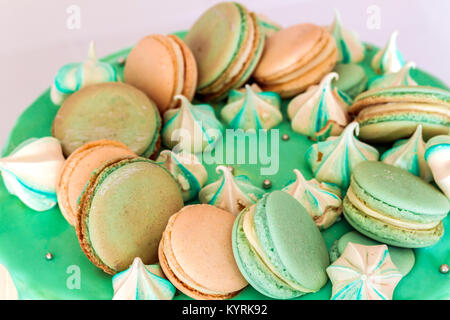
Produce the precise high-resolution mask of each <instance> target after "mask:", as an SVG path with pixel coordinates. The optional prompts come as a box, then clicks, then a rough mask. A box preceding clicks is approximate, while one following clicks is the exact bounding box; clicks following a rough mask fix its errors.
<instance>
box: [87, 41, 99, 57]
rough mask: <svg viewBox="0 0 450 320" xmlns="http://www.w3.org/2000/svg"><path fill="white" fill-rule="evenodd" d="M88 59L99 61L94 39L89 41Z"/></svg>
mask: <svg viewBox="0 0 450 320" xmlns="http://www.w3.org/2000/svg"><path fill="white" fill-rule="evenodd" d="M88 60H90V61H92V62H97V54H96V51H95V42H94V40H92V41H91V42H89V51H88Z"/></svg>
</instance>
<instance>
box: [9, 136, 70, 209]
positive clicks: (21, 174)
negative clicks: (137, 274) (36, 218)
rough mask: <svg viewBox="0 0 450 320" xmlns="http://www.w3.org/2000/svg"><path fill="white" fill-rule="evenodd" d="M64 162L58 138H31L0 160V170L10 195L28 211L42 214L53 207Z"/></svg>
mask: <svg viewBox="0 0 450 320" xmlns="http://www.w3.org/2000/svg"><path fill="white" fill-rule="evenodd" d="M63 163H64V156H63V153H62V148H61V144H60V142H59V141H58V140H57V139H55V138H53V137H45V138H40V139H36V138H32V139H29V140H26V141H25V142H23V143H22V144H20V145H19V146H18V147H17V148H16V149H15V150H14V151H13V152H12V153H11V154H10V155H9V156H7V157H5V158H1V159H0V171H1V172H2V176H3V180H4V183H5V186H6V188H7V189H8V191H9V193H11V194H13V195H16V196H17V197H19V199H20V200H21V201H22V202H23V203H24V204H25V205H27V206H28V207H30V208H31V209H33V210H36V211H45V210H48V209H51V208H52V207H54V206H55V205H56V202H57V200H56V184H57V180H58V177H59V173H60V170H61V167H62V165H63Z"/></svg>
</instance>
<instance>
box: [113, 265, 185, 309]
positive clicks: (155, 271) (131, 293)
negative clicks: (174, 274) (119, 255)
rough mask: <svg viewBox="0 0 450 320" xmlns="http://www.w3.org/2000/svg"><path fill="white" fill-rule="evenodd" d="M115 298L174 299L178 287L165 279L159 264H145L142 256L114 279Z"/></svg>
mask: <svg viewBox="0 0 450 320" xmlns="http://www.w3.org/2000/svg"><path fill="white" fill-rule="evenodd" d="M112 283H113V289H114V296H113V300H172V299H173V297H174V296H175V292H176V289H175V287H174V286H173V284H171V283H170V281H169V280H167V279H165V277H164V274H163V273H162V270H161V267H160V266H159V264H152V265H148V266H146V265H144V263H142V260H141V259H140V258H134V260H133V264H132V265H131V266H130V268H128V269H127V270H125V271H122V272H120V273H118V274H116V275H115V276H114V277H113V279H112Z"/></svg>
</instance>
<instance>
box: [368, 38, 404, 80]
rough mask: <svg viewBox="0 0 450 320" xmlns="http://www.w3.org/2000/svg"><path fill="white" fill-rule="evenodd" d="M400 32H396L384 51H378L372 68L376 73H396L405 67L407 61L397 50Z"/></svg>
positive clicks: (373, 59)
mask: <svg viewBox="0 0 450 320" xmlns="http://www.w3.org/2000/svg"><path fill="white" fill-rule="evenodd" d="M397 36H398V31H394V32H393V33H392V34H391V36H390V37H389V41H388V43H387V45H386V47H384V49H383V50H380V51H378V52H377V53H376V54H375V55H374V56H373V58H372V68H373V70H375V72H376V73H379V74H385V73H394V72H398V71H400V69H401V68H402V67H403V66H404V65H405V59H404V58H403V55H402V54H401V52H400V51H399V50H398V48H397Z"/></svg>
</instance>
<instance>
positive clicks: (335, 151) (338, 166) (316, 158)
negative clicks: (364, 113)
mask: <svg viewBox="0 0 450 320" xmlns="http://www.w3.org/2000/svg"><path fill="white" fill-rule="evenodd" d="M358 132H359V125H358V123H357V122H352V123H350V124H349V125H348V126H347V127H346V128H345V129H344V131H343V132H342V133H341V135H340V136H339V137H329V138H328V139H327V140H326V141H322V142H318V143H315V144H313V145H312V146H311V147H309V148H308V150H306V153H305V159H306V162H307V163H308V165H309V166H310V168H311V170H312V172H313V176H314V177H315V178H316V179H317V180H318V181H320V182H329V183H334V184H336V185H338V186H339V187H340V188H341V189H342V190H346V189H347V188H348V186H349V184H350V176H351V173H352V171H353V168H354V167H355V166H356V165H357V164H358V163H360V162H362V161H366V160H374V161H376V160H378V158H379V153H378V151H377V149H375V148H374V147H372V146H370V145H368V144H366V143H363V142H361V141H359V140H358V139H357V138H356V137H355V134H356V135H358Z"/></svg>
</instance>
